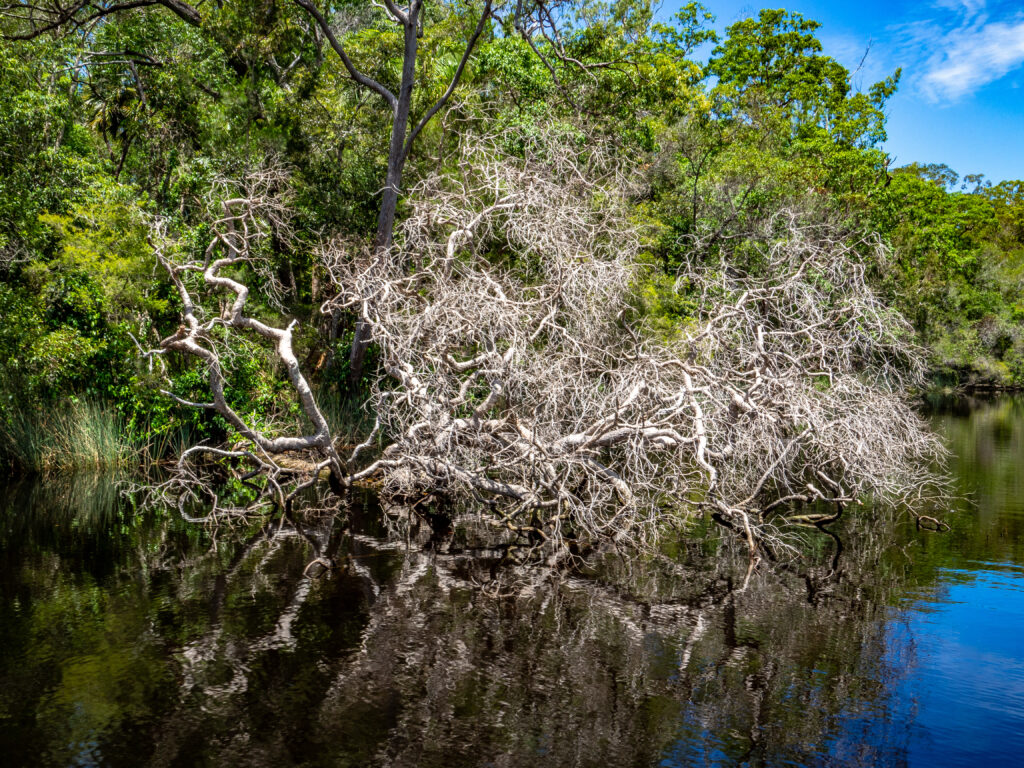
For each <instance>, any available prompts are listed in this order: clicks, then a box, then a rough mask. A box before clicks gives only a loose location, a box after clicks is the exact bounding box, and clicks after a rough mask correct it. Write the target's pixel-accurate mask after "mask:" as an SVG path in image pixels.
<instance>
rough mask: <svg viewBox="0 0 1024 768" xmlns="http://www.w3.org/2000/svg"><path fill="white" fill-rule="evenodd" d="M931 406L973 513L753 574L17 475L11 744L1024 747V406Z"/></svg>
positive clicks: (821, 539) (269, 754)
mask: <svg viewBox="0 0 1024 768" xmlns="http://www.w3.org/2000/svg"><path fill="white" fill-rule="evenodd" d="M934 421H935V425H936V427H937V428H938V429H940V430H941V431H942V432H943V433H944V434H945V435H946V436H947V438H948V440H949V443H950V447H951V448H952V450H953V453H954V460H953V470H954V474H955V477H956V482H957V484H958V489H959V490H960V492H961V493H962V494H963V495H964V496H965V501H964V502H963V503H961V504H959V505H958V506H957V507H956V508H954V509H952V510H942V515H941V516H942V517H943V518H944V519H945V520H947V522H949V523H950V524H951V526H952V530H951V531H950V532H948V533H944V534H936V533H931V532H925V531H919V530H917V529H916V527H915V526H914V525H913V523H912V522H909V521H908V520H907V519H906V518H900V517H895V518H893V519H883V520H877V519H876V520H873V521H871V522H870V523H869V521H867V520H865V519H857V518H852V519H849V520H847V521H845V523H846V524H845V526H844V527H843V528H841V529H840V530H837V534H838V537H837V538H836V539H833V538H830V537H828V536H825V535H822V534H818V533H813V534H807V537H806V550H807V557H806V558H805V560H804V561H803V562H801V563H799V564H795V565H793V566H790V567H785V568H782V567H780V568H776V569H774V570H770V571H769V570H765V571H764V572H761V573H758V574H756V575H755V576H754V577H753V579H751V580H750V582H749V583H748V584H747V585H746V588H745V589H744V588H743V584H744V575H745V565H746V564H745V561H744V560H743V558H742V557H741V556H740V555H741V553H739V554H737V555H736V556H734V555H733V554H732V553H731V551H730V547H729V544H728V542H723V541H721V540H720V539H718V538H716V536H717V535H718V534H717V532H716V531H714V530H713V529H712V530H711V531H710V533H709V535H708V536H707V537H706V538H704V539H702V540H699V541H693V540H691V541H689V542H685V543H683V542H681V543H680V544H679V546H678V551H677V552H676V553H675V556H674V557H673V558H672V559H665V560H664V561H658V562H653V563H645V564H643V565H638V564H636V563H631V562H630V561H629V560H628V559H621V558H618V557H616V556H614V555H608V556H607V557H606V558H605V559H604V560H603V561H602V562H601V563H600V565H599V567H596V568H595V569H594V570H593V572H587V573H576V574H571V575H570V574H565V573H563V574H560V575H555V574H552V573H549V572H543V571H540V570H539V569H515V568H512V567H509V566H500V565H499V560H500V558H501V556H502V554H503V553H502V552H500V551H497V550H489V549H486V548H485V543H484V542H478V541H477V540H476V538H475V534H474V531H473V529H472V527H469V526H457V527H456V530H455V531H454V534H453V535H450V534H434V533H433V532H432V531H431V530H430V528H429V527H428V526H426V525H425V524H424V525H416V524H412V523H410V522H408V520H407V519H405V518H395V519H393V520H390V521H389V522H388V523H387V524H385V523H382V522H381V516H380V514H379V513H378V511H377V510H374V509H372V508H369V507H368V508H366V509H354V510H351V512H350V513H349V515H348V516H347V517H346V518H332V517H325V518H322V519H317V520H304V521H298V522H290V521H282V520H274V521H271V522H270V523H268V524H266V525H261V524H257V525H254V526H251V527H241V526H240V527H236V528H234V529H226V528H225V529H221V530H217V531H212V530H207V529H203V528H200V527H197V526H194V525H188V524H186V523H184V522H183V521H181V520H180V519H178V518H177V517H175V516H174V515H172V514H160V513H152V512H147V513H142V512H139V511H137V510H136V509H135V508H134V507H133V505H132V503H131V501H130V500H123V499H120V498H119V497H118V495H117V493H116V489H115V487H114V485H113V484H112V482H111V481H110V480H109V479H103V478H77V479H74V480H73V481H48V482H45V483H28V484H21V485H12V486H9V487H6V488H0V764H2V765H4V766H8V765H9V766H21V765H25V766H36V765H38V766H93V765H95V766H142V765H154V766H193V765H210V766H214V765H217V766H246V765H254V766H263V765H266V766H292V765H303V766H363V765H395V766H453V767H455V766H535V765H537V766H563V765H564V766H571V765H577V766H613V765H614V766H634V765H635V766H705V765H722V766H727V765H728V766H731V765H752V766H753V765H770V766H776V765H778V766H782V765H785V766H795V765H839V766H876V765H878V766H890V765H893V766H903V765H912V766H956V765H971V766H976V765H993V766H997V765H1020V764H1021V761H1022V757H1021V756H1022V755H1024V471H1022V468H1024V401H1021V400H1017V399H1012V398H1007V399H1002V400H999V401H993V402H989V403H973V404H965V403H961V404H960V405H959V406H958V407H957V408H953V409H947V410H944V411H941V412H939V413H938V414H937V415H936V416H935V417H934ZM385 525H387V527H389V528H390V530H387V529H385ZM317 557H322V558H324V561H325V562H327V561H330V562H332V563H334V566H333V567H332V568H330V569H325V568H324V567H323V566H322V565H320V564H319V563H314V562H313V560H314V558H317Z"/></svg>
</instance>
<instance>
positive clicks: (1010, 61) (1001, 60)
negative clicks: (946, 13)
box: [904, 0, 1024, 102]
mask: <svg viewBox="0 0 1024 768" xmlns="http://www.w3.org/2000/svg"><path fill="white" fill-rule="evenodd" d="M936 5H937V6H938V7H940V8H943V9H946V10H950V11H953V12H954V13H955V16H954V17H953V18H948V17H947V18H945V19H930V20H927V21H921V22H917V23H915V24H913V25H911V26H909V27H907V28H905V30H904V31H905V32H906V33H907V37H908V38H910V39H911V40H912V41H913V42H914V43H916V45H918V46H920V48H919V50H920V51H921V54H922V55H923V58H924V66H923V68H922V69H921V70H920V72H921V74H920V76H919V77H918V78H917V81H918V85H919V87H920V89H921V92H922V94H923V95H924V96H925V97H926V98H927V99H929V100H930V101H932V102H943V101H946V102H955V101H957V100H959V99H961V98H963V97H964V96H968V95H970V94H972V93H974V92H975V91H976V90H978V89H979V88H980V87H982V86H983V85H986V84H987V83H991V82H993V81H995V80H998V79H1000V78H1002V77H1003V76H1005V75H1006V74H1008V73H1010V72H1012V71H1013V70H1015V69H1017V68H1019V67H1021V66H1022V65H1024V14H1022V13H1021V12H1020V11H1011V10H1009V9H1007V8H1006V6H1005V5H1003V7H1002V8H1001V9H1000V8H997V9H994V10H992V9H989V8H988V7H987V4H986V3H985V2H984V0H941V1H940V2H939V3H937V4H936ZM1014 5H1016V4H1014ZM1018 7H1019V6H1018Z"/></svg>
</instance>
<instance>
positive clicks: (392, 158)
mask: <svg viewBox="0 0 1024 768" xmlns="http://www.w3.org/2000/svg"><path fill="white" fill-rule="evenodd" d="M419 13H420V4H419V3H413V4H411V5H410V7H409V15H408V17H407V19H406V20H405V22H404V24H403V26H404V28H405V51H404V54H403V59H402V85H401V89H400V90H399V92H398V102H397V104H396V106H395V116H394V120H393V121H392V123H391V144H390V147H389V148H388V170H387V176H386V178H385V181H384V191H383V193H382V195H381V202H380V213H379V214H378V215H377V235H376V237H375V238H374V241H373V249H374V258H375V260H376V259H377V258H378V257H379V255H380V253H381V252H382V251H385V250H387V249H388V248H390V247H391V241H392V238H393V237H394V232H395V213H396V210H397V208H398V195H399V191H400V189H401V186H402V171H403V169H404V168H405V159H406V146H405V138H406V134H407V133H408V130H409V110H410V108H411V107H412V91H413V85H414V82H415V76H416V50H417V47H418V45H419ZM369 344H370V326H369V325H368V324H367V323H366V322H364V321H363V320H362V318H360V319H359V320H357V321H356V330H355V335H354V337H353V339H352V349H351V351H350V352H349V367H348V384H349V388H350V389H355V388H356V387H358V386H359V381H360V380H361V379H362V377H363V367H364V363H365V360H366V349H367V347H368V346H369Z"/></svg>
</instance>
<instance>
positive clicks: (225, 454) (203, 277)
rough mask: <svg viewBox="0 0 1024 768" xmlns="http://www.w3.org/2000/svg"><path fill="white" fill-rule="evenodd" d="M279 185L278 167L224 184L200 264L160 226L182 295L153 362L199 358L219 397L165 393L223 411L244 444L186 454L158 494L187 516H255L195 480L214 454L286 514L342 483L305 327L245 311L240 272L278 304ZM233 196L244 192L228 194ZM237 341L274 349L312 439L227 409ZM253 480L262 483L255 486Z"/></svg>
mask: <svg viewBox="0 0 1024 768" xmlns="http://www.w3.org/2000/svg"><path fill="white" fill-rule="evenodd" d="M282 183H283V177H282V172H281V171H280V170H279V169H270V170H264V171H261V172H256V173H253V174H250V175H249V176H247V177H246V178H245V179H244V180H243V181H242V182H240V183H238V184H231V183H229V182H222V183H221V184H220V185H219V187H220V188H219V189H217V190H215V194H214V195H213V197H212V199H211V205H210V207H211V209H212V210H211V214H210V229H211V231H212V237H211V239H210V241H209V244H208V245H207V247H206V249H205V252H204V254H203V259H202V260H201V261H199V260H189V259H180V258H177V257H176V253H175V249H176V244H175V243H174V242H173V240H172V239H171V238H170V237H169V236H168V233H167V232H166V228H165V226H164V225H163V223H162V222H157V223H156V225H155V227H154V235H153V244H154V247H155V251H156V257H157V260H158V261H159V263H160V264H161V266H163V267H164V269H165V270H166V271H167V274H168V276H169V277H170V280H171V282H172V283H173V284H174V287H175V289H176V290H177V293H178V297H179V299H180V301H181V319H182V322H181V324H180V325H179V326H178V328H177V330H176V331H175V332H174V333H172V334H171V335H170V336H168V337H166V338H165V339H163V340H162V341H161V342H160V347H159V349H156V350H153V351H151V352H149V353H147V354H148V355H149V356H150V357H155V356H162V355H166V354H167V353H168V352H171V351H174V352H180V353H183V354H184V355H185V356H190V357H194V358H197V359H198V360H200V361H201V362H202V364H203V366H204V368H205V371H206V375H207V381H208V384H209V389H210V394H211V397H212V400H210V401H209V402H193V401H189V400H185V399H183V398H181V397H179V396H177V395H175V394H173V393H171V392H169V391H164V394H166V395H167V396H168V397H170V398H172V399H174V400H175V401H176V402H178V403H179V404H181V405H184V406H187V407H191V408H199V409H203V410H210V411H213V412H215V413H217V414H219V415H220V416H222V417H223V418H224V420H225V421H226V422H227V423H228V424H229V425H230V427H231V428H232V429H233V430H234V431H235V432H236V433H237V435H238V437H239V438H240V439H241V440H242V441H243V443H242V445H239V446H237V447H230V448H218V447H211V446H195V447H193V448H190V449H188V450H186V451H184V452H183V453H182V455H181V456H180V457H179V458H178V462H177V468H176V469H177V471H176V473H175V474H174V476H173V477H172V478H171V479H170V480H169V481H168V482H167V483H166V484H165V485H164V486H162V487H161V488H160V489H159V490H160V491H161V495H164V496H167V495H171V496H173V497H174V498H175V500H176V501H177V503H178V504H179V506H180V508H181V509H182V512H183V514H185V513H186V512H185V510H186V503H187V502H189V501H202V502H208V503H209V504H210V505H212V511H210V512H209V516H210V517H216V516H217V515H224V514H228V515H230V514H239V515H241V514H248V513H249V512H250V511H251V507H246V508H245V509H238V508H232V507H225V506H223V505H221V504H220V503H219V499H218V497H217V494H216V490H215V488H214V486H213V485H212V484H210V483H208V482H206V481H205V480H203V479H202V478H201V477H200V476H199V475H198V474H197V470H196V466H197V460H199V459H201V458H202V457H209V456H214V457H217V458H219V459H224V460H231V461H233V462H235V463H236V464H241V465H244V466H246V467H247V469H246V470H245V471H239V472H238V473H237V476H238V477H239V478H240V479H241V480H243V481H245V482H248V483H249V484H250V486H251V487H252V488H253V489H254V490H256V491H257V495H256V498H255V503H256V504H262V503H270V504H273V505H276V506H278V507H283V508H285V509H288V508H290V506H291V504H292V502H293V500H294V499H295V498H296V497H297V496H298V494H300V493H301V492H302V491H303V490H304V489H305V488H308V487H309V486H310V485H312V484H314V483H315V482H316V480H317V479H318V478H319V476H320V475H321V473H330V474H331V476H332V477H333V478H335V480H336V482H337V478H340V477H341V475H342V464H341V460H340V458H339V456H338V453H337V450H336V448H335V445H334V443H333V440H332V437H331V432H330V428H329V427H328V424H327V420H326V419H325V418H324V416H323V413H322V412H321V411H320V408H319V407H318V406H317V403H316V400H315V398H314V396H313V391H312V389H311V387H310V385H309V382H308V381H307V380H306V377H305V376H304V375H303V373H302V371H301V369H300V366H299V361H298V359H297V357H296V355H295V351H294V349H293V347H292V337H293V331H294V330H295V328H296V326H297V324H298V321H296V320H291V321H290V322H287V324H285V326H284V327H278V326H275V325H272V324H270V323H267V322H263V321H261V320H259V319H257V318H255V317H253V316H251V315H249V314H247V313H246V302H247V300H248V298H249V288H248V286H247V285H246V284H245V283H244V282H242V280H243V278H242V277H241V276H240V274H239V272H240V271H241V270H242V269H247V270H249V272H250V274H251V273H256V274H260V275H261V276H262V279H261V282H262V283H263V284H264V285H268V286H270V290H271V297H270V298H271V301H272V302H273V303H276V302H275V297H274V295H273V287H274V285H275V282H274V280H273V277H272V274H271V271H270V270H269V269H268V268H267V266H266V263H265V260H264V258H263V257H262V256H261V250H262V248H263V247H264V246H265V245H266V243H267V241H268V240H269V239H270V237H271V235H272V234H273V235H274V236H275V237H276V238H277V239H278V240H281V239H282V238H287V235H288V231H289V221H288V218H289V212H288V208H287V205H286V204H285V202H284V201H283V200H282V199H281V197H280V195H279V194H278V192H277V190H278V189H279V188H280V187H281V186H282ZM232 191H236V192H238V194H236V195H231V194H230V193H231V192H232ZM217 193H219V194H217ZM192 276H198V277H199V280H198V285H195V286H194V287H193V284H194V283H195V282H196V281H195V280H194V279H191V280H190V278H191V277H192ZM196 296H202V297H203V298H208V299H209V300H210V301H211V303H212V302H214V301H215V302H217V305H218V307H219V311H218V312H216V313H214V312H210V311H208V310H207V309H206V308H204V307H203V305H202V302H201V301H199V300H197V298H196ZM233 334H244V335H247V336H248V337H251V338H255V339H258V340H262V341H263V342H264V343H267V344H269V345H271V346H272V347H273V348H274V351H275V352H276V356H277V359H278V360H279V361H280V364H281V365H282V367H283V368H284V371H285V374H286V376H287V379H288V381H289V382H290V384H291V386H292V387H293V389H294V391H295V394H296V397H297V399H298V402H299V404H300V406H301V409H302V413H303V414H304V416H305V417H306V420H307V421H308V422H309V424H310V425H311V426H312V430H313V431H312V432H311V433H309V434H304V435H273V436H272V435H268V434H266V433H265V431H263V430H261V429H259V428H258V427H256V426H255V425H254V424H252V423H249V422H247V421H246V420H245V419H244V418H243V417H242V416H241V415H239V413H238V412H237V411H236V410H235V409H234V408H233V407H232V406H231V405H230V403H229V397H228V393H227V392H226V381H227V377H226V375H225V366H224V357H225V354H227V353H228V352H230V349H231V347H230V345H231V343H232V338H233V336H232V335H233ZM291 454H299V455H300V456H301V457H302V460H301V461H300V462H299V463H298V464H296V461H294V460H292V459H291V458H290V456H289V455H291ZM256 478H259V480H260V482H262V483H263V485H262V486H258V485H256V484H255V483H253V482H252V481H253V480H255V479H256Z"/></svg>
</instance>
